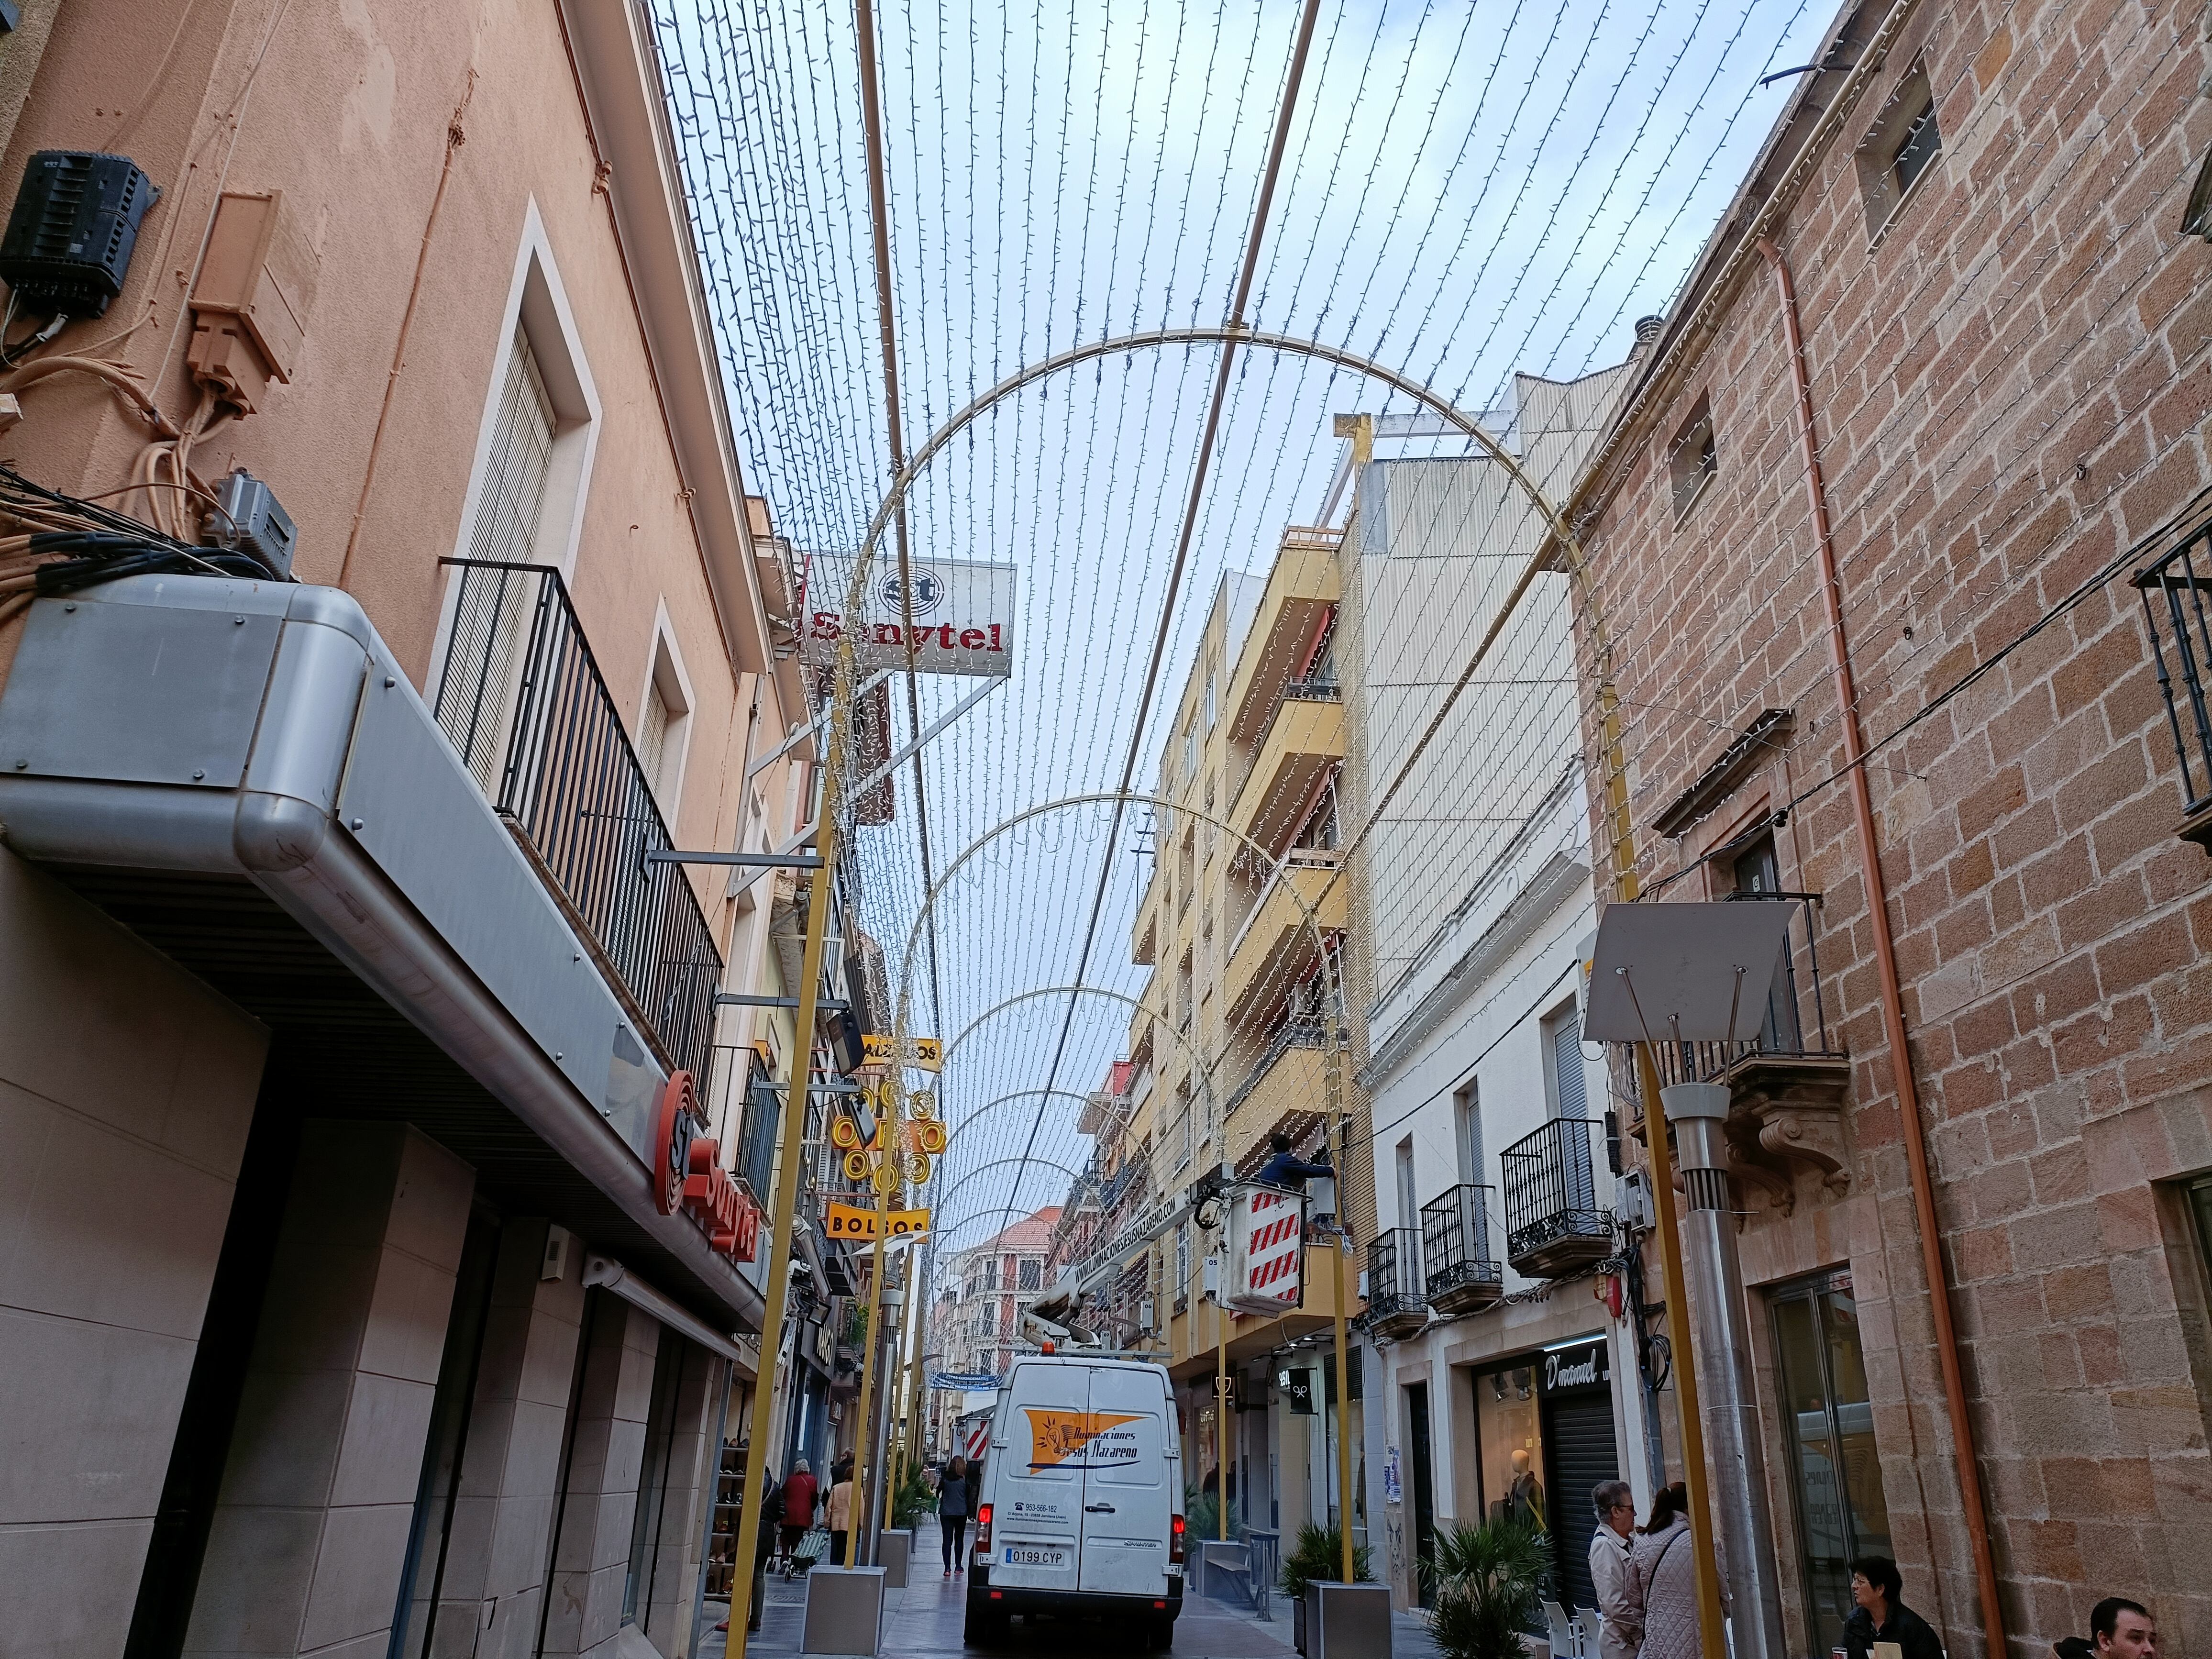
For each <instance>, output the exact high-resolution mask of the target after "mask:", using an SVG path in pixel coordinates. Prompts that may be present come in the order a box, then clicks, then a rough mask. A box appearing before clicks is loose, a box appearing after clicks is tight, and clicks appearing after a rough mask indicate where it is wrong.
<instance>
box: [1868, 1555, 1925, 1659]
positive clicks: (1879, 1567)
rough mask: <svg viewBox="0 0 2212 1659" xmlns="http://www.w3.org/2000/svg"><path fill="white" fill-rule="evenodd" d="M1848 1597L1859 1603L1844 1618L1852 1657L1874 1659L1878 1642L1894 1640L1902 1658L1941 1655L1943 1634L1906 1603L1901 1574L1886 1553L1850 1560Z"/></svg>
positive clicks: (1923, 1658)
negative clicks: (1939, 1635) (1930, 1627)
mask: <svg viewBox="0 0 2212 1659" xmlns="http://www.w3.org/2000/svg"><path fill="white" fill-rule="evenodd" d="M1851 1600H1852V1601H1856V1602H1857V1603H1858V1606H1857V1607H1856V1608H1854V1609H1853V1610H1852V1613H1851V1616H1850V1618H1848V1619H1846V1620H1844V1648H1845V1649H1846V1650H1848V1651H1849V1652H1850V1656H1851V1659H1873V1655H1874V1644H1875V1643H1877V1642H1894V1643H1896V1644H1897V1645H1898V1646H1899V1648H1901V1649H1903V1650H1904V1653H1905V1659H1943V1643H1942V1638H1939V1637H1938V1636H1937V1635H1936V1632H1934V1631H1933V1630H1931V1629H1929V1625H1928V1621H1927V1620H1925V1619H1923V1618H1922V1617H1921V1616H1920V1615H1919V1614H1918V1613H1915V1612H1913V1610H1912V1609H1911V1607H1906V1606H1905V1580H1904V1577H1902V1575H1900V1574H1899V1572H1898V1571H1897V1563H1896V1562H1894V1561H1893V1560H1891V1559H1889V1558H1888V1557H1887V1556H1886V1555H1863V1556H1861V1557H1859V1559H1857V1560H1856V1561H1854V1562H1852V1563H1851Z"/></svg>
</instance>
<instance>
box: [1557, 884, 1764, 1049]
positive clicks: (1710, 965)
mask: <svg viewBox="0 0 2212 1659" xmlns="http://www.w3.org/2000/svg"><path fill="white" fill-rule="evenodd" d="M1789 930H1790V906H1789V905H1788V904H1786V903H1784V902H1779V901H1774V900H1765V901H1762V900H1757V899H1753V900H1745V901H1741V902H1716V903H1711V904H1608V905H1607V906H1606V907H1605V915H1603V916H1601V918H1600V919H1599V921H1598V925H1597V947H1596V949H1595V951H1593V952H1592V954H1591V960H1590V986H1589V1009H1588V1010H1587V1011H1586V1012H1585V1013H1584V1015H1583V1036H1586V1037H1589V1039H1591V1040H1592V1041H1593V1042H1750V1041H1751V1040H1752V1039H1753V1038H1754V1037H1756V1036H1758V1035H1759V1027H1760V1026H1761V1025H1762V1024H1765V1019H1766V994H1767V992H1768V991H1769V990H1770V989H1771V988H1772V987H1773V984H1774V967H1775V963H1776V961H1777V959H1778V957H1779V956H1780V954H1781V951H1782V941H1783V939H1784V937H1785V936H1786V935H1787V934H1788V933H1789Z"/></svg>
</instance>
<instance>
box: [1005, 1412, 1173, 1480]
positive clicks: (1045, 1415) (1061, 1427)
mask: <svg viewBox="0 0 2212 1659" xmlns="http://www.w3.org/2000/svg"><path fill="white" fill-rule="evenodd" d="M1022 1410H1023V1411H1024V1413H1027V1414H1028V1417H1029V1419H1030V1468H1033V1469H1049V1468H1060V1467H1061V1466H1063V1465H1068V1464H1070V1463H1071V1462H1073V1467H1074V1468H1088V1469H1095V1468H1103V1467H1105V1466H1107V1465H1109V1464H1115V1463H1133V1462H1136V1461H1137V1436H1136V1431H1134V1430H1133V1429H1125V1428H1123V1427H1122V1426H1121V1425H1123V1424H1124V1423H1133V1422H1135V1421H1136V1420H1137V1419H1139V1417H1140V1416H1142V1415H1143V1413H1140V1412H1070V1411H1059V1410H1055V1409H1054V1408H1053V1407H1047V1406H1024V1407H1022Z"/></svg>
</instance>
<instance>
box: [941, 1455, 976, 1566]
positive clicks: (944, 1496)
mask: <svg viewBox="0 0 2212 1659" xmlns="http://www.w3.org/2000/svg"><path fill="white" fill-rule="evenodd" d="M973 1496H974V1494H973V1492H970V1490H969V1485H968V1460H967V1459H966V1458H964V1457H961V1456H958V1455H955V1456H954V1458H953V1460H952V1461H951V1462H950V1463H947V1464H946V1465H945V1484H944V1485H943V1486H940V1487H939V1489H938V1492H937V1524H938V1527H939V1530H941V1531H942V1532H943V1533H944V1534H945V1577H947V1578H951V1577H956V1576H957V1575H959V1574H962V1573H964V1572H965V1571H967V1568H968V1554H967V1550H968V1516H969V1511H970V1510H972V1508H973V1507H974V1506H973V1504H972V1503H971V1501H970V1500H971V1498H973Z"/></svg>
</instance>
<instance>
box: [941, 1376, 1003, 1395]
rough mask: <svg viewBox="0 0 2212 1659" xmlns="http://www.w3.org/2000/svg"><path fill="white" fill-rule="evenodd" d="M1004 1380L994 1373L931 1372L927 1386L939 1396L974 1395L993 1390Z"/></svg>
mask: <svg viewBox="0 0 2212 1659" xmlns="http://www.w3.org/2000/svg"><path fill="white" fill-rule="evenodd" d="M1003 1381H1004V1379H1003V1378H1001V1377H1000V1375H999V1374H998V1372H996V1371H932V1372H930V1373H929V1386H930V1387H931V1388H932V1389H935V1390H937V1391H938V1392H939V1393H940V1394H975V1393H980V1392H981V1391H982V1390H983V1389H997V1388H999V1387H1000V1385H1001V1383H1003Z"/></svg>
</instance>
